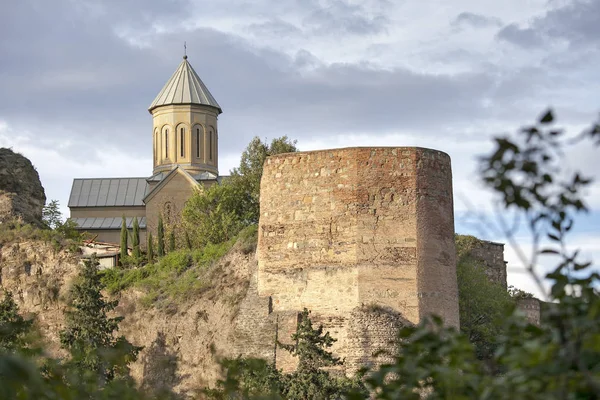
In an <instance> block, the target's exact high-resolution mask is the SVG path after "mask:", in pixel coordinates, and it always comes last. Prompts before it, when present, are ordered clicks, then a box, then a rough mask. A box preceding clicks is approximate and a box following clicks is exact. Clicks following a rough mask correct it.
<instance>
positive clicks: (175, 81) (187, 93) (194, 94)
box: [148, 56, 223, 114]
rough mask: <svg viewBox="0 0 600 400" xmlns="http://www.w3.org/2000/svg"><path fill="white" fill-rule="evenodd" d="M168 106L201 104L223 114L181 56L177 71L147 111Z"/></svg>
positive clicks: (184, 57) (185, 59)
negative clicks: (181, 59)
mask: <svg viewBox="0 0 600 400" xmlns="http://www.w3.org/2000/svg"><path fill="white" fill-rule="evenodd" d="M170 104H201V105H205V106H211V107H215V108H216V109H217V110H219V114H220V113H222V112H223V111H222V110H221V106H220V105H219V103H217V100H215V98H214V97H213V96H212V94H210V92H209V91H208V88H207V87H206V85H205V84H204V82H202V80H201V79H200V77H199V76H198V74H197V73H196V71H194V68H192V66H191V65H190V63H189V62H188V60H187V56H183V61H182V62H181V64H179V67H177V71H175V73H174V74H173V76H171V79H169V81H168V82H167V83H166V84H165V86H164V87H163V88H162V90H161V91H160V93H159V94H158V96H156V98H155V99H154V101H153V102H152V104H150V107H149V108H148V111H152V110H153V109H155V108H156V107H160V106H166V105H170Z"/></svg>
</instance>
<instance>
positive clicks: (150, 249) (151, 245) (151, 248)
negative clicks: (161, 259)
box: [147, 232, 154, 263]
mask: <svg viewBox="0 0 600 400" xmlns="http://www.w3.org/2000/svg"><path fill="white" fill-rule="evenodd" d="M147 255H148V262H149V263H151V262H152V261H154V239H153V238H152V232H148V251H147Z"/></svg>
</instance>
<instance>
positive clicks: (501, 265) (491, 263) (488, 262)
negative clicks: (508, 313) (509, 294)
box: [470, 240, 507, 288]
mask: <svg viewBox="0 0 600 400" xmlns="http://www.w3.org/2000/svg"><path fill="white" fill-rule="evenodd" d="M470 256H471V257H473V258H474V259H476V260H478V261H480V262H481V264H482V266H483V267H484V268H485V273H486V275H487V276H488V278H489V279H490V280H491V281H492V282H496V283H499V284H501V285H502V286H503V287H504V288H506V287H507V283H506V262H505V261H504V244H503V243H495V242H488V241H485V240H479V241H477V244H476V245H475V246H473V248H472V249H471V251H470Z"/></svg>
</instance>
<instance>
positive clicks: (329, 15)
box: [303, 0, 390, 35]
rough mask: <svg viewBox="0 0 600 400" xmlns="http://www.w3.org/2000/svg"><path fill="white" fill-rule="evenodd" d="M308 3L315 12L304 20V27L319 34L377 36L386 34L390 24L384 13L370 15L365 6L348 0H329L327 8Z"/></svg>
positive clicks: (316, 3)
mask: <svg viewBox="0 0 600 400" xmlns="http://www.w3.org/2000/svg"><path fill="white" fill-rule="evenodd" d="M307 3H309V4H311V5H312V6H313V10H312V11H311V12H310V14H309V15H307V16H306V17H305V18H304V20H303V25H304V26H306V27H308V28H309V29H311V30H312V31H313V32H314V33H317V34H324V33H327V34H332V33H337V34H356V35H370V34H377V33H382V32H385V31H386V27H387V26H388V24H389V23H390V20H389V19H388V18H387V17H386V15H385V14H384V13H383V12H382V11H379V12H375V13H369V11H370V10H368V9H367V8H365V6H364V5H360V6H359V5H357V4H351V3H349V2H347V1H346V0H329V1H328V2H327V5H326V6H320V5H319V3H318V2H315V1H307ZM383 5H385V4H383ZM369 14H373V15H369Z"/></svg>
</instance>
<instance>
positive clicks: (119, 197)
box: [69, 178, 148, 207]
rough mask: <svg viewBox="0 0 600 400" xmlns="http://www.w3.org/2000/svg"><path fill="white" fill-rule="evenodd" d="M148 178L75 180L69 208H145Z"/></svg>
mask: <svg viewBox="0 0 600 400" xmlns="http://www.w3.org/2000/svg"><path fill="white" fill-rule="evenodd" d="M147 192H148V182H146V178H105V179H102V178H98V179H74V180H73V187H72V188H71V196H70V197H69V207H120V206H144V202H143V201H142V200H143V199H144V197H145V196H146V194H147Z"/></svg>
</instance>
